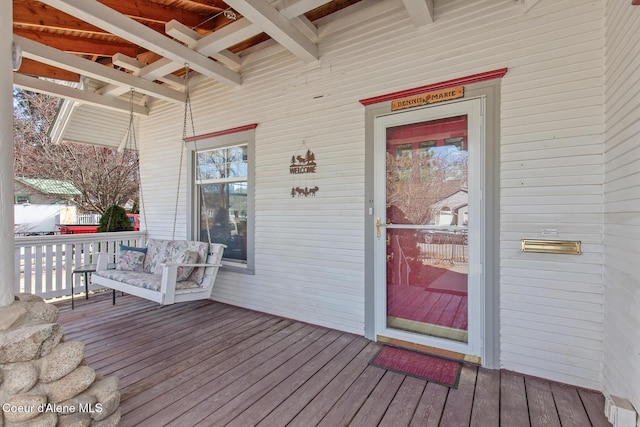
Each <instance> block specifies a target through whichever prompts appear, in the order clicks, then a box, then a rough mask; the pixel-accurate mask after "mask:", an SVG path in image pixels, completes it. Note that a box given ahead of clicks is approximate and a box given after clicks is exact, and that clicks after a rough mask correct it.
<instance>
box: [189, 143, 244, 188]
mask: <svg viewBox="0 0 640 427" xmlns="http://www.w3.org/2000/svg"><path fill="white" fill-rule="evenodd" d="M196 167H197V179H198V180H209V179H223V178H237V177H243V176H247V146H241V147H230V148H221V149H217V150H209V151H202V152H199V153H198V154H197V166H196Z"/></svg>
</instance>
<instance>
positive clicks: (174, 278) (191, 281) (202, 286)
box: [91, 65, 226, 305]
mask: <svg viewBox="0 0 640 427" xmlns="http://www.w3.org/2000/svg"><path fill="white" fill-rule="evenodd" d="M185 70H186V73H185V77H184V86H185V89H184V91H185V102H184V126H183V132H182V147H181V151H180V166H179V171H178V186H177V187H178V188H177V193H176V204H175V211H174V218H173V234H172V239H171V240H159V239H148V240H147V245H146V247H145V248H137V247H128V246H121V247H120V251H119V253H118V254H117V256H116V258H117V259H115V261H116V263H115V265H116V268H115V269H109V268H108V266H109V265H110V263H113V261H114V254H112V253H99V254H98V260H97V266H96V272H95V273H93V274H92V275H91V283H92V284H95V285H99V286H102V287H105V288H109V289H113V291H114V297H113V303H114V304H115V291H121V292H125V293H128V294H131V295H135V296H137V297H140V298H144V299H147V300H150V301H155V302H157V303H159V304H161V305H168V304H174V303H177V302H184V301H194V300H201V299H210V298H211V292H212V291H213V285H214V283H215V279H216V276H217V274H218V269H219V268H220V267H221V262H222V254H223V252H224V249H225V248H226V245H223V244H220V243H212V242H211V233H210V231H209V224H207V240H208V241H207V242H201V241H192V240H176V223H177V217H178V202H179V199H180V186H181V176H182V164H183V157H184V151H185V145H186V140H187V122H188V121H190V123H191V131H192V133H193V136H194V137H195V128H194V126H193V115H192V112H191V97H190V95H189V67H188V65H185ZM194 140H195V138H194ZM130 143H131V147H130V148H137V144H136V141H135V126H134V120H133V89H132V92H131V108H130V114H129V130H128V134H127V141H126V144H125V149H126V148H127V147H126V146H127V145H130ZM134 146H135V147H134ZM195 149H196V151H197V146H196V147H195ZM138 167H139V166H138ZM200 187H202V186H200ZM202 203H203V204H204V203H205V199H204V196H202ZM140 204H141V207H142V211H143V214H144V213H145V208H144V197H143V194H142V190H140ZM205 210H206V207H205ZM144 224H145V226H146V224H147V221H146V214H145V216H144ZM111 265H113V264H111Z"/></svg>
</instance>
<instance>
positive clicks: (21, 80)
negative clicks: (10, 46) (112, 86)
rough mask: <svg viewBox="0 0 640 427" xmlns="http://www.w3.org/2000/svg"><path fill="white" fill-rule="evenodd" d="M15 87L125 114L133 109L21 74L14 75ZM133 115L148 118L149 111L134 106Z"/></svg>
mask: <svg viewBox="0 0 640 427" xmlns="http://www.w3.org/2000/svg"><path fill="white" fill-rule="evenodd" d="M13 85H14V86H15V87H19V88H22V89H26V90H30V91H33V92H37V93H43V94H46V95H52V96H56V97H59V98H64V99H69V100H71V101H78V102H81V103H83V104H89V105H95V106H98V107H101V108H106V109H109V110H115V111H119V112H123V113H129V111H130V108H131V105H130V103H128V102H126V101H123V100H120V99H116V98H113V97H107V96H103V95H98V94H95V93H92V92H87V91H84V90H80V89H75V88H72V87H69V86H64V85H61V84H57V83H53V82H51V81H48V80H42V79H39V78H37V77H31V76H26V75H24V74H21V73H15V72H14V73H13ZM133 113H134V114H138V115H143V116H147V115H149V109H148V108H147V107H144V106H142V105H137V104H134V105H133Z"/></svg>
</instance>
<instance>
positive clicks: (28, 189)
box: [14, 177, 82, 205]
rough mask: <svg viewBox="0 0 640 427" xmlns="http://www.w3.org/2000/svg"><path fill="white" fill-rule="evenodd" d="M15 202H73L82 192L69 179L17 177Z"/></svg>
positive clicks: (48, 203)
mask: <svg viewBox="0 0 640 427" xmlns="http://www.w3.org/2000/svg"><path fill="white" fill-rule="evenodd" d="M14 192H15V199H14V203H15V204H25V203H29V204H32V205H59V204H71V203H73V200H74V199H75V198H76V197H78V196H80V195H81V194H82V193H81V192H80V190H78V189H77V188H76V186H75V185H73V184H72V183H70V182H68V181H62V180H58V179H44V178H24V177H16V178H15V190H14Z"/></svg>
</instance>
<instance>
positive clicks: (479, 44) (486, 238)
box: [5, 0, 640, 409]
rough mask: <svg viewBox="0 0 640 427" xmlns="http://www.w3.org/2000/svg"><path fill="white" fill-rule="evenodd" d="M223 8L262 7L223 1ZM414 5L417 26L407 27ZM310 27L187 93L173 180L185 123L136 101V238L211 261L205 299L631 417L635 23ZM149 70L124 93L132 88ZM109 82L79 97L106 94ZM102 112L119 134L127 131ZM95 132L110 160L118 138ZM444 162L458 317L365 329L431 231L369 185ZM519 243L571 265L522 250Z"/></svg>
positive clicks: (505, 4)
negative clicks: (459, 259) (558, 386)
mask: <svg viewBox="0 0 640 427" xmlns="http://www.w3.org/2000/svg"><path fill="white" fill-rule="evenodd" d="M73 3H77V4H80V3H82V2H73ZM91 3H94V2H91ZM229 3H230V2H229ZM244 3H247V4H248V3H252V4H255V3H260V4H262V5H264V4H267V3H273V2H267V1H264V2H239V1H237V2H234V4H237V5H239V6H242V5H243V4H244ZM276 3H278V4H279V3H280V2H276ZM284 3H290V2H284ZM293 3H295V5H297V6H300V5H301V4H305V5H308V4H310V3H314V4H315V3H317V2H308V1H299V2H293ZM426 3H428V4H433V5H434V8H433V11H431V12H430V14H429V16H424V15H423V16H418V18H420V17H422V18H424V19H415V18H416V15H415V11H416V10H419V9H420V8H418V7H417V5H418V4H422V6H424V7H423V9H424V10H426V9H427V8H426V6H425V4H426ZM634 3H638V2H637V1H634ZM408 10H410V11H412V13H409V12H408ZM275 13H276V14H277V11H276V12H275ZM276 16H277V15H276ZM412 18H413V19H412ZM429 18H430V19H429ZM5 19H7V18H5ZM243 19H247V18H243ZM254 19H255V18H254ZM288 19H289V18H285V17H283V16H279V17H278V19H272V20H271V19H269V17H262V19H261V20H258V19H256V24H255V25H258V24H264V23H265V22H268V23H269V24H273V25H265V28H266V29H265V30H264V31H267V30H268V29H272V28H273V26H274V25H275V26H277V25H279V23H280V22H281V21H283V20H284V21H287V22H288ZM272 21H276V22H272ZM309 23H310V22H308V20H307V22H306V25H304V27H305V28H307V29H308V28H309V25H308V24H309ZM245 24H246V21H243V20H239V21H237V22H234V23H231V24H230V25H228V26H226V27H224V30H223V31H222V32H213V33H212V36H213V37H214V38H216V40H217V41H216V40H213V41H212V40H211V39H206V40H205V39H202V40H200V41H198V42H197V43H195V42H194V43H192V44H190V45H191V46H203V45H205V46H212V45H215V47H216V48H217V49H218V50H216V51H215V52H219V51H220V50H222V49H226V48H229V47H232V46H235V45H236V43H238V42H239V41H240V40H243V39H242V37H239V38H237V39H236V38H234V37H229V38H225V36H226V35H227V34H228V33H229V34H235V33H233V30H234V28H238V34H240V31H243V29H245V28H248V29H253V28H254V24H251V25H247V26H244V25H245ZM299 24H300V22H297V21H296V25H297V27H296V28H298V27H300V25H299ZM312 24H313V25H311V27H313V28H312V29H314V30H313V33H314V36H313V37H312V38H313V39H314V41H313V42H311V41H309V40H307V38H306V36H303V35H302V34H299V35H297V36H290V34H292V33H295V31H293V30H291V31H289V32H288V33H287V32H286V31H280V32H277V34H280V35H282V34H283V33H286V34H285V36H282V37H279V36H278V38H279V41H280V43H282V44H279V43H276V42H274V41H273V40H270V41H267V42H265V43H263V44H262V45H258V46H254V47H252V48H250V49H248V50H246V51H243V52H240V58H241V59H242V60H241V61H240V63H241V68H242V70H241V76H242V79H241V84H236V85H231V86H230V85H227V84H226V83H227V82H221V81H220V79H218V80H215V79H212V78H208V77H206V76H202V75H200V76H198V78H197V79H194V80H193V82H192V84H191V86H190V96H191V100H192V111H193V115H194V117H193V119H194V120H193V123H194V125H195V129H196V132H195V133H196V135H193V136H192V135H190V136H191V137H190V138H188V140H187V144H186V155H185V157H184V158H185V159H186V160H185V161H184V167H182V168H180V165H182V164H183V163H182V162H179V161H177V159H182V158H183V157H182V156H181V149H182V144H181V142H182V134H183V128H185V127H186V123H188V121H187V119H186V118H185V117H184V115H183V112H184V111H185V110H186V109H185V108H184V106H183V105H181V104H180V103H179V102H176V101H175V99H169V100H168V101H167V98H169V95H171V94H168V95H166V96H165V97H164V99H159V98H155V99H150V100H149V102H148V104H146V106H145V107H148V116H146V117H142V116H144V113H145V112H146V111H143V112H140V113H139V114H140V116H141V117H142V118H141V119H140V122H139V123H137V124H136V129H137V133H138V134H139V135H138V137H137V143H138V147H139V149H140V153H141V156H140V162H141V166H140V170H141V183H142V188H143V191H144V198H143V200H144V204H143V206H141V208H142V209H143V210H144V211H145V222H146V224H143V226H144V227H143V228H145V229H146V231H147V232H148V236H149V237H152V238H172V226H174V227H175V226H177V230H178V236H177V237H179V238H185V239H199V238H205V237H203V236H205V235H206V234H207V233H206V231H207V229H209V231H211V232H212V233H211V234H212V235H213V236H215V237H216V240H217V239H220V241H224V242H226V243H227V245H228V252H226V253H225V259H224V263H225V266H224V268H223V269H222V270H221V271H220V273H219V275H218V279H217V282H216V286H215V288H214V290H213V298H214V299H215V300H217V301H221V302H225V303H229V304H234V305H238V306H242V307H246V308H250V309H254V310H260V311H263V312H268V313H273V314H277V315H281V316H284V317H287V318H295V319H298V320H302V321H305V322H309V323H313V324H317V325H323V326H326V327H330V328H335V329H339V330H342V331H348V332H353V333H356V334H360V335H364V336H366V337H367V338H370V339H372V340H381V341H387V342H393V343H396V344H399V345H411V346H421V348H427V349H429V348H430V349H433V348H437V349H440V350H444V351H448V352H453V353H457V354H461V355H465V357H468V358H470V359H471V360H475V361H477V362H479V363H480V364H481V365H482V366H485V367H488V368H502V369H506V370H513V371H518V372H522V373H526V374H530V375H534V376H538V377H544V378H548V379H551V380H556V381H561V382H565V383H570V384H574V385H578V386H582V387H587V388H590V389H597V390H602V391H604V392H605V393H606V394H613V395H618V396H621V397H624V398H626V399H628V400H629V401H631V403H632V404H633V405H634V406H635V408H636V409H640V356H639V355H640V315H639V313H640V269H639V265H640V263H639V262H638V259H639V257H640V245H639V244H638V241H639V240H640V196H639V195H640V172H639V171H640V96H638V94H640V65H639V63H638V58H640V31H638V29H639V28H640V7H633V6H632V0H608V1H605V0H591V1H585V0H522V1H513V0H492V1H486V0H458V1H447V0H434V1H433V2H430V1H429V2H424V1H422V0H420V1H418V0H415V1H412V0H405V1H404V2H403V1H400V0H379V1H367V0H365V1H362V2H357V3H356V4H355V5H354V6H351V7H349V8H346V9H344V10H342V11H340V12H337V13H335V14H334V15H329V16H327V17H324V18H321V19H318V20H317V21H314V22H313V23H312ZM123 26H125V25H124V24H123ZM126 26H127V27H128V26H129V24H127V25H126ZM289 26H290V27H292V28H293V25H289ZM289 26H287V28H289ZM240 27H241V28H240ZM289 29H290V28H289ZM260 31H261V30H260V29H257V32H256V33H255V34H258V33H259V32H260ZM251 34H253V33H251ZM287 34H289V36H287ZM158 37H160V36H158ZM198 37H200V36H198ZM217 37H220V40H218V39H217ZM274 38H275V37H274ZM300 40H306V42H300ZM224 42H228V43H227V44H225V43H224ZM307 42H308V43H307ZM309 44H310V45H311V46H312V47H309V48H307V47H308V46H309ZM283 46H287V48H285V47H283ZM34 50H35V49H34ZM316 50H317V52H318V55H317V58H316V57H314V56H313V53H314V52H315V51H316ZM301 51H302V53H303V54H305V56H304V57H305V58H308V57H309V56H311V61H308V62H309V63H305V62H304V61H302V60H301V59H300V58H299V57H298V56H296V54H297V55H299V53H300V52H301ZM209 52H213V50H210V51H209ZM225 53H229V52H228V51H225ZM52 56H54V55H52ZM227 56H228V55H227ZM173 61H174V62H176V63H178V62H180V61H175V59H174V60H173ZM59 62H62V61H59ZM166 62H167V64H169V63H171V61H170V60H167V61H166ZM183 62H188V61H186V60H185V61H183ZM152 65H155V64H152ZM61 66H62V65H61ZM136 66H142V65H136ZM150 67H152V66H150ZM158 68H161V67H158ZM169 68H171V67H169ZM74 69H75V70H77V69H79V68H77V67H76V68H74ZM87 69H89V68H87ZM172 69H175V68H172ZM91 70H92V71H93V70H94V68H91ZM154 70H156V68H155V67H154ZM154 70H147V71H148V73H140V75H145V74H146V77H147V78H149V79H150V80H153V79H155V78H157V76H156V75H154V74H153V73H154V72H155V71H154ZM200 70H201V71H203V72H206V70H205V69H204V67H201V68H200ZM110 71H113V70H111V69H110ZM143 71H144V70H143ZM136 73H137V71H136ZM93 74H95V73H93ZM110 76H111V75H110ZM110 76H109V79H106V78H105V80H104V81H105V82H109V83H111V85H110V86H109V85H107V86H105V91H103V92H101V93H107V94H111V93H115V94H123V93H125V92H127V90H128V87H129V86H127V84H128V83H126V82H125V83H122V84H120V86H121V87H119V88H118V87H116V88H114V87H113V86H115V84H114V80H113V79H110ZM173 77H175V76H173V75H172V76H171V78H172V79H173ZM15 78H17V77H15ZM127 82H128V81H127ZM169 82H171V80H169ZM116 83H117V82H116ZM147 83H149V82H147ZM47 89H49V88H47ZM148 92H149V91H148ZM91 95H96V96H97V95H98V94H97V93H91ZM87 98H88V97H87ZM90 101H91V102H93V104H95V103H98V101H97V100H96V98H95V97H93V98H91V99H90ZM118 101H119V102H122V101H123V99H122V98H120V99H118ZM105 102H106V101H105ZM109 102H111V101H109ZM93 104H92V105H90V106H82V107H79V108H78V113H82V114H79V115H78V116H77V117H73V116H72V117H67V125H68V130H67V132H68V135H67V136H64V135H63V137H65V138H68V139H73V140H74V141H78V142H94V143H105V139H104V138H101V136H100V135H99V134H97V133H98V132H96V123H98V124H104V125H105V126H106V125H109V124H110V123H111V121H112V120H113V119H114V117H118V116H117V115H115V116H114V115H113V114H112V112H111V110H107V109H104V110H101V109H100V108H99V107H98V106H95V105H93ZM125 105H126V104H125ZM117 107H118V105H117V104H116V103H115V101H114V102H113V105H112V109H115V108H117ZM118 114H120V119H121V120H120V121H119V123H121V127H120V130H121V131H122V128H123V127H124V128H126V126H127V123H128V121H127V119H126V118H125V117H123V116H122V115H123V113H121V112H120V113H118ZM461 118H462V119H461ZM123 123H124V125H122V124H123ZM425 124H426V125H425ZM396 129H399V130H401V131H398V132H395V130H396ZM112 133H113V134H110V135H106V136H109V138H110V139H109V141H111V143H112V145H117V144H121V142H122V141H123V133H122V132H119V133H117V134H115V132H112ZM71 135H73V138H72V137H71ZM96 141H97V142H96ZM444 145H451V146H455V147H458V149H459V150H463V151H465V152H466V151H468V175H467V172H464V174H465V176H458V175H455V174H454V173H453V172H452V171H447V174H449V176H450V177H454V178H455V179H459V180H461V181H467V183H468V184H467V185H466V187H465V188H466V189H467V191H468V206H466V207H464V210H466V209H467V208H468V222H467V224H466V225H464V226H465V227H468V233H467V234H466V235H467V236H468V260H469V261H468V263H469V264H468V265H458V264H453V263H450V264H449V265H447V272H448V273H452V274H451V276H452V277H453V273H455V277H456V280H457V282H456V283H455V286H456V290H457V291H456V295H458V296H460V299H461V300H462V299H464V301H463V302H464V304H463V305H461V306H462V307H468V310H465V311H464V312H463V313H462V314H463V316H462V317H461V318H453V317H451V318H450V319H449V322H448V323H439V322H440V321H439V320H438V319H432V320H427V319H426V318H425V319H423V320H424V321H423V320H416V319H415V318H411V319H399V318H400V317H401V315H399V314H396V313H401V312H402V310H401V309H400V308H398V309H397V312H394V313H390V312H388V311H387V307H388V305H387V304H386V302H387V301H386V298H387V295H390V294H391V293H390V292H388V289H389V287H396V285H397V283H395V282H394V281H393V280H394V279H393V278H392V277H389V276H388V275H387V268H388V265H389V264H388V263H390V262H399V261H398V260H399V258H398V257H401V258H402V261H403V262H405V264H406V265H407V266H409V267H411V269H412V271H413V272H415V271H416V269H419V268H422V267H421V266H427V267H429V263H430V262H431V260H429V259H428V257H426V256H424V253H423V249H422V247H423V246H425V245H426V244H423V243H420V241H419V240H415V236H418V237H419V236H420V235H421V234H424V233H426V232H429V231H430V230H432V229H431V228H430V227H438V226H434V225H430V224H416V223H411V222H410V221H407V220H406V219H407V218H417V217H418V215H413V213H410V212H407V211H408V209H409V208H406V209H405V210H404V211H402V212H400V213H398V211H400V209H396V210H393V209H390V204H389V203H387V201H388V198H390V197H391V196H392V195H390V194H388V193H387V189H386V187H385V183H386V180H385V178H386V177H387V176H388V175H390V174H391V175H393V174H399V173H400V172H402V171H401V170H400V169H398V168H389V169H387V165H388V164H389V163H388V161H389V158H391V157H393V156H396V155H397V153H401V154H402V153H404V152H406V150H411V151H414V150H415V155H412V156H411V158H419V157H420V153H423V152H424V151H426V150H429V149H431V148H433V147H439V146H444ZM421 150H422V151H421ZM407 157H409V156H407ZM310 159H312V161H311V160H310ZM425 162H426V160H425ZM407 170H408V169H407ZM416 170H417V174H415V175H411V174H407V175H406V176H403V177H401V178H402V179H415V181H414V184H416V190H415V191H414V192H413V193H411V194H419V192H420V191H422V190H421V184H422V183H424V182H427V181H428V180H427V179H423V178H424V177H423V176H421V175H420V173H423V174H425V176H426V174H428V173H431V172H433V171H434V170H435V169H433V167H431V166H429V165H428V164H427V163H424V164H423V165H422V166H421V167H420V168H417V169H416ZM434 175H435V174H434ZM179 182H182V189H181V191H179V189H178V183H179ZM185 182H186V185H185ZM443 182H444V181H443ZM185 188H187V189H188V191H185V190H184V189H185ZM458 188H460V187H458ZM458 196H459V195H458ZM456 197H457V196H456ZM176 199H177V202H176ZM202 201H204V203H202ZM451 201H452V202H453V201H454V200H451ZM176 203H177V204H176ZM176 206H177V207H178V208H179V211H178V217H177V219H176V220H175V221H174V219H173V216H172V215H168V212H174V210H175V208H176ZM406 206H408V207H410V206H411V204H410V203H407V204H406ZM448 207H449V209H450V210H452V212H453V210H455V209H462V207H463V206H462V203H458V202H456V203H452V204H451V206H448ZM396 214H397V218H396V217H395V215H396ZM458 216H460V215H458ZM425 222H426V221H425ZM458 224H460V222H459V220H458ZM439 227H441V228H442V226H439ZM411 239H414V240H411ZM523 239H537V240H563V241H571V242H581V248H582V250H581V253H580V254H575V255H570V254H548V253H535V252H524V251H522V250H521V243H522V240H523ZM403 245H404V246H403ZM442 246H443V248H445V249H446V248H449V247H444V244H442ZM450 246H451V247H453V245H450ZM390 248H392V249H390ZM395 248H398V252H397V253H396V252H393V251H394V250H395ZM466 253H467V252H465V254H466ZM394 255H395V256H394ZM5 256H9V255H8V254H5ZM394 260H395V261H394ZM443 269H444V267H443ZM407 270H408V269H407ZM461 277H463V278H464V280H460V278H461ZM402 280H404V281H405V283H406V282H407V280H409V281H410V280H412V277H410V276H408V275H404V276H403V279H402ZM432 291H433V290H432ZM420 301H423V300H421V299H419V298H413V299H411V301H410V302H411V303H415V302H420ZM429 309H430V308H429V307H427V306H421V307H416V308H412V309H411V311H412V313H413V314H416V313H420V310H423V311H425V312H428V311H429ZM423 323H424V325H423ZM452 330H453V332H456V333H455V334H451V335H448V334H447V332H448V331H452ZM458 332H461V333H458ZM454 336H455V337H456V338H453V337H454ZM453 353H451V354H453Z"/></svg>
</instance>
